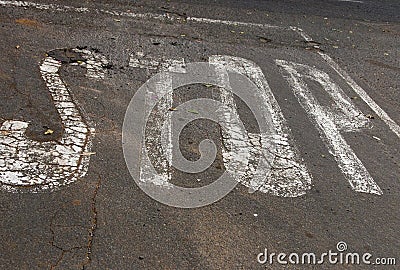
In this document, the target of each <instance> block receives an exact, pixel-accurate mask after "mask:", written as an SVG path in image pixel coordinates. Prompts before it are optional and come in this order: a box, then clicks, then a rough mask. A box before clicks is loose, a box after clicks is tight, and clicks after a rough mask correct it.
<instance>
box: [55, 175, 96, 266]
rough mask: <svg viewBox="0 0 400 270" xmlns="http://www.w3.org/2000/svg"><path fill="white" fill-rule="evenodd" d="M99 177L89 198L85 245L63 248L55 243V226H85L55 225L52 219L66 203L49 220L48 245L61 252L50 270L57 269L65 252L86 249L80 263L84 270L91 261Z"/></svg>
mask: <svg viewBox="0 0 400 270" xmlns="http://www.w3.org/2000/svg"><path fill="white" fill-rule="evenodd" d="M101 180H102V179H101V177H100V176H98V181H97V182H96V186H95V188H94V191H93V195H92V197H91V200H90V204H91V205H90V214H91V218H90V228H88V241H87V244H86V245H81V246H74V247H71V248H67V249H66V248H63V247H62V246H59V245H58V244H56V243H55V242H56V239H55V238H56V231H55V227H83V228H87V226H81V225H73V226H62V225H56V224H54V220H55V218H56V217H57V215H58V214H59V213H60V212H61V211H62V210H64V206H65V205H66V204H64V206H62V207H60V208H59V209H58V210H57V211H56V212H55V213H54V215H53V216H52V218H51V220H50V226H49V227H50V232H51V235H52V236H51V240H50V245H51V246H52V247H54V248H56V249H58V250H59V251H61V254H60V255H59V256H58V258H57V260H56V261H55V262H54V263H53V264H51V266H50V270H54V269H57V268H58V267H59V266H60V263H61V262H62V261H63V259H64V257H65V255H66V254H68V253H70V252H72V251H76V250H86V258H85V260H84V261H83V262H82V263H81V264H80V266H81V269H82V270H84V269H86V267H87V266H88V265H89V264H90V263H91V261H92V246H93V240H94V235H95V231H96V229H97V215H98V212H97V207H96V202H97V199H96V198H97V194H98V191H99V189H100V187H101V183H102V182H101Z"/></svg>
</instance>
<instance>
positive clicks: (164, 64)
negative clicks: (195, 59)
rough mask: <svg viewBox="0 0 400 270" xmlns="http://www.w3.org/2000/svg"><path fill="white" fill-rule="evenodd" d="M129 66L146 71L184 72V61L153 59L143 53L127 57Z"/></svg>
mask: <svg viewBox="0 0 400 270" xmlns="http://www.w3.org/2000/svg"><path fill="white" fill-rule="evenodd" d="M129 66H130V67H133V68H143V69H147V70H159V71H174V72H181V73H184V72H185V60H184V59H183V58H181V59H154V58H152V57H150V56H146V55H145V54H144V53H143V52H136V53H135V54H131V56H130V57H129Z"/></svg>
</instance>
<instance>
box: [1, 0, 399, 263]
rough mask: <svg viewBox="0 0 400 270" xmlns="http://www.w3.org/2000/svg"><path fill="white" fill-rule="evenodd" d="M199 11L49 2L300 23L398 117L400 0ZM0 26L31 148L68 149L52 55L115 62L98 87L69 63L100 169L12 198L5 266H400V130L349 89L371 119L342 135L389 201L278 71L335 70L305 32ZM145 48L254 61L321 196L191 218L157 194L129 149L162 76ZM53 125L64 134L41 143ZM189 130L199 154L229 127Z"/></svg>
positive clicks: (238, 193) (90, 20)
mask: <svg viewBox="0 0 400 270" xmlns="http://www.w3.org/2000/svg"><path fill="white" fill-rule="evenodd" d="M37 2H40V3H45V1H37ZM191 2H192V1H188V0H187V1H134V2H131V1H119V2H118V3H116V2H114V1H98V2H96V3H94V2H89V1H55V2H53V3H57V4H59V5H68V6H75V7H88V8H90V9H98V10H100V9H104V10H116V11H127V10H130V11H131V12H137V13H144V12H150V13H157V14H163V13H168V14H171V16H176V17H182V18H184V17H185V16H193V17H204V18H213V19H214V18H215V19H224V20H232V21H243V22H254V23H262V24H272V25H278V26H285V27H286V26H296V27H300V28H302V29H304V31H305V32H307V33H308V34H309V35H311V36H312V37H313V40H315V41H317V42H319V43H321V45H320V48H321V49H322V50H323V51H324V52H325V53H327V54H328V55H330V56H331V57H332V58H333V59H334V60H335V61H336V62H337V63H338V64H339V65H340V67H341V68H342V69H344V70H346V71H347V72H348V73H349V75H350V76H351V77H352V78H353V79H354V80H355V81H356V82H357V83H358V84H359V85H360V86H361V87H363V88H364V89H365V91H366V92H367V93H368V94H369V95H370V96H371V97H372V98H373V99H374V100H375V102H376V103H377V104H379V106H381V108H382V109H384V110H385V111H386V112H387V113H388V115H390V116H391V117H392V119H393V120H394V121H395V122H397V123H400V114H399V101H400V94H399V91H398V89H399V86H400V84H399V83H400V77H399V70H400V65H399V64H400V63H399V60H398V59H399V33H400V25H399V14H400V6H399V3H398V2H396V1H364V3H352V2H339V1H316V0H315V1H246V2H245V1H218V2H216V1H195V2H196V3H191ZM193 2H194V1H193ZM24 19H26V20H24ZM0 25H1V28H0V33H1V34H0V35H1V39H0V48H1V52H0V57H1V58H0V59H1V60H0V61H1V62H0V63H1V65H0V95H1V98H0V103H1V106H0V117H1V118H0V123H1V122H4V121H5V120H10V119H18V120H24V121H31V125H30V127H29V129H28V136H30V137H31V138H33V139H35V140H56V139H57V138H59V137H60V136H61V134H62V130H63V127H62V125H61V121H60V118H59V116H58V115H57V112H56V109H55V107H54V105H53V104H52V102H51V99H50V96H49V94H48V92H47V91H46V87H45V84H44V82H43V81H42V79H41V78H40V73H39V71H38V63H39V62H40V61H41V60H42V58H43V57H44V55H45V53H46V52H49V51H51V50H53V49H55V48H76V47H84V46H86V47H88V48H95V49H97V50H99V51H100V52H101V53H103V54H104V55H105V56H106V57H107V59H108V60H109V61H110V63H111V64H112V65H110V66H108V67H107V73H106V77H105V79H104V80H101V81H93V80H89V79H87V78H86V77H84V74H83V72H82V70H81V69H80V68H79V67H71V66H68V67H65V68H63V69H62V72H61V76H62V78H63V79H64V81H65V82H66V83H67V85H68V86H69V88H70V89H71V91H72V92H73V95H74V97H75V98H76V100H78V101H79V104H80V105H81V107H83V108H84V109H85V111H86V113H87V115H88V116H89V117H90V119H91V120H92V121H93V122H94V123H95V124H96V137H95V139H94V145H93V149H92V151H94V152H95V153H96V154H94V155H92V156H91V160H90V167H89V171H88V174H87V175H86V176H85V177H84V178H82V179H80V180H79V181H77V182H76V183H74V184H71V185H68V186H66V187H63V188H62V189H61V190H58V191H54V192H43V193H38V194H33V193H29V192H28V193H10V192H6V191H1V193H0V216H1V218H0V221H1V223H0V239H1V245H0V268H1V269H263V268H265V267H267V268H270V269H280V268H282V267H283V266H280V265H278V264H274V265H272V266H271V265H264V266H263V265H261V264H259V263H257V258H256V256H257V254H258V253H260V252H262V251H263V250H264V248H268V250H270V251H271V252H277V253H279V252H286V253H290V252H299V253H301V252H315V253H317V254H321V253H323V252H327V251H328V250H336V244H337V243H338V242H339V241H344V242H346V243H347V245H348V246H349V250H350V251H353V252H360V253H364V252H369V253H371V254H373V255H374V257H396V256H397V258H398V259H400V258H399V257H398V254H399V251H400V241H399V229H400V221H399V218H398V217H399V215H400V211H399V203H400V197H399V194H400V185H399V176H400V166H399V164H400V155H399V152H400V147H399V145H400V144H399V137H397V136H396V135H395V134H394V133H393V132H392V131H391V130H390V129H389V128H388V126H386V125H385V124H384V123H383V122H382V121H381V120H380V119H379V118H378V117H377V116H376V115H374V113H373V112H372V110H371V109H370V108H369V107H368V106H367V105H366V104H365V103H364V102H363V101H362V100H361V99H360V98H359V97H357V95H356V94H355V93H353V92H351V90H350V89H347V90H346V91H347V93H348V95H349V96H351V97H353V99H352V100H353V102H354V103H355V104H356V105H357V107H358V108H360V109H361V111H362V112H363V113H364V114H366V115H367V114H371V115H372V116H374V118H373V119H371V121H372V123H373V128H372V129H366V130H362V131H359V132H355V133H346V134H345V138H346V140H347V141H348V143H349V144H350V145H351V147H352V148H353V149H354V152H355V153H356V154H357V156H359V157H360V159H361V160H362V162H363V164H364V165H365V167H366V168H367V169H368V171H369V172H370V174H371V175H372V177H373V178H374V180H375V181H376V182H377V183H378V185H379V186H380V187H381V189H382V191H383V195H381V196H376V195H371V194H364V193H358V192H354V191H353V190H352V189H351V187H350V185H349V184H348V182H347V181H346V179H345V178H344V176H343V174H342V173H341V171H340V169H339V168H338V166H337V163H336V162H335V159H334V158H333V157H332V156H331V155H330V153H329V152H328V149H327V148H326V146H325V145H324V143H323V141H322V140H321V139H320V136H319V133H318V130H317V129H316V128H315V126H314V125H313V123H312V121H310V120H309V118H308V116H307V114H306V113H305V112H304V110H303V109H302V107H301V106H300V105H299V103H298V101H297V99H296V97H295V96H294V95H293V93H292V91H291V90H290V89H288V87H287V86H286V83H285V81H284V79H283V78H282V77H281V76H280V75H279V74H278V73H277V71H276V70H275V69H273V68H271V66H272V65H273V62H272V61H273V60H274V59H279V58H289V59H295V60H297V61H303V62H306V63H308V64H309V65H315V66H316V67H319V68H321V69H323V70H325V71H326V72H328V73H329V74H331V76H334V75H332V74H334V73H333V72H332V70H331V69H329V67H328V66H327V65H326V64H324V63H323V62H322V61H321V60H320V58H319V56H317V55H316V52H315V51H314V50H309V49H307V48H308V47H309V46H308V44H306V43H305V42H304V41H302V39H301V37H299V36H298V35H295V34H294V33H293V32H285V31H275V30H260V29H258V28H252V27H245V26H243V27H242V26H229V25H228V26H227V25H217V24H206V23H182V22H180V21H162V20H161V21H160V20H155V19H152V18H141V19H135V18H129V17H126V16H112V15H107V14H104V13H93V12H91V13H78V12H75V11H67V12H61V11H54V10H52V11H49V10H38V9H36V8H33V7H28V8H21V7H10V6H8V7H4V6H0ZM241 32H243V33H241ZM260 37H263V38H267V39H268V41H269V40H271V41H270V42H265V40H263V38H260ZM16 47H18V48H16ZM137 51H142V52H144V53H145V54H148V55H151V56H154V57H156V58H157V57H158V58H164V59H166V58H185V60H186V61H187V62H191V61H206V60H207V58H208V56H210V55H213V54H222V55H223V54H226V55H233V56H240V57H243V58H247V59H250V60H252V61H254V62H255V63H257V64H258V65H259V66H260V67H261V68H262V69H263V71H264V73H265V74H266V77H267V79H269V82H270V83H271V88H272V91H273V92H274V95H275V97H276V99H277V101H278V103H279V105H280V106H281V109H282V111H283V114H284V115H285V117H286V119H287V121H288V124H289V126H290V128H291V130H292V133H293V137H294V139H295V142H296V145H297V147H298V148H299V150H300V153H301V156H302V158H303V159H304V160H305V164H306V165H307V167H308V169H309V171H310V172H311V174H312V176H313V187H312V189H311V190H310V191H309V192H308V193H307V194H306V195H304V196H300V197H297V198H282V197H276V196H272V195H269V194H264V193H261V192H255V193H252V194H250V193H248V192H247V188H245V187H244V186H241V185H238V187H237V189H235V190H234V191H233V192H231V193H230V194H229V195H228V196H226V197H225V198H223V199H222V200H220V201H218V202H217V203H214V204H212V205H210V206H206V207H203V208H198V209H190V210H189V209H179V208H172V207H169V206H166V205H163V204H161V203H158V202H156V201H154V200H152V199H151V198H150V197H148V196H147V195H146V194H145V193H143V192H142V191H141V190H140V189H139V188H138V186H137V185H136V184H135V182H134V181H133V180H132V178H131V176H130V174H129V172H128V169H127V167H126V164H125V161H124V157H123V152H122V143H121V132H122V123H123V119H124V114H125V110H126V107H127V106H128V103H129V100H130V99H131V98H132V96H133V95H134V93H135V91H136V90H137V89H138V88H139V87H140V86H141V85H142V84H143V83H144V82H145V81H146V80H147V79H148V78H149V76H150V75H151V74H150V73H148V72H146V71H145V70H139V69H135V68H131V67H129V66H128V61H129V55H130V54H131V53H135V52H137ZM336 77H337V76H336ZM198 96H199V94H198V92H196V89H194V90H192V91H186V92H185V93H183V94H182V96H180V95H179V93H177V94H176V97H177V98H178V100H180V101H182V100H187V99H190V98H195V97H198ZM44 127H46V129H47V128H51V129H52V130H54V133H53V134H52V135H50V136H43V128H44ZM191 128H192V130H190V129H189V131H187V134H186V135H187V137H190V138H189V139H187V138H186V139H185V138H183V139H182V141H183V146H182V148H183V149H184V150H183V151H184V154H186V156H188V157H189V158H190V157H197V156H198V155H197V154H198V153H197V152H196V149H193V147H191V146H190V145H189V144H193V141H194V145H196V142H197V141H199V140H201V139H204V137H207V136H209V137H210V138H214V139H216V140H217V141H218V140H220V138H219V137H218V132H217V131H216V130H217V127H215V126H213V125H211V124H210V123H207V122H201V123H199V124H198V126H194V127H191ZM207 129H209V130H208V131H207ZM373 136H375V137H378V138H379V139H380V140H377V139H374V137H373ZM190 139H193V140H190ZM217 145H218V144H217ZM38 158H40V157H38ZM213 166H214V167H213V168H210V170H209V171H208V172H206V173H205V174H204V175H203V176H202V177H204V179H208V180H210V179H213V177H217V176H218V175H219V174H220V173H221V172H220V171H219V170H221V165H220V164H219V163H218V162H216V163H215V164H213ZM176 181H177V183H180V182H179V181H182V178H178V179H177V180H176ZM181 184H183V183H181ZM188 185H196V183H189V184H188ZM255 214H256V215H255ZM314 267H316V266H314ZM322 267H324V268H332V269H342V266H338V265H336V266H329V265H328V264H325V265H324V266H322ZM353 267H354V268H356V267H355V266H348V268H353ZM372 267H373V266H372ZM287 268H288V269H292V268H290V267H287ZM295 268H296V269H297V268H305V269H308V268H310V269H311V268H313V267H312V266H308V267H307V266H295ZM362 268H366V266H365V265H364V266H362ZM382 268H388V269H395V267H394V266H387V267H382Z"/></svg>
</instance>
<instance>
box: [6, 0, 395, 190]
mask: <svg viewBox="0 0 400 270" xmlns="http://www.w3.org/2000/svg"><path fill="white" fill-rule="evenodd" d="M349 1H350V0H349ZM352 2H362V1H352ZM0 6H5V7H7V6H8V7H23V8H35V9H41V10H52V11H60V12H64V11H71V12H78V13H88V12H92V13H103V14H109V15H112V16H122V17H131V18H138V19H146V18H147V19H155V20H166V19H168V20H171V21H174V20H175V21H181V20H183V19H184V20H187V21H191V22H198V23H209V24H225V25H235V26H248V27H260V28H271V27H272V28H281V29H282V30H288V29H289V30H292V31H295V32H296V33H298V34H300V35H301V36H302V37H303V38H304V39H305V40H306V41H312V40H313V39H312V38H311V37H310V36H308V35H307V34H306V33H305V32H304V31H303V30H302V29H300V28H297V27H289V28H286V27H280V26H272V25H267V24H257V23H247V22H236V21H229V20H218V19H208V18H197V17H188V18H182V17H180V16H171V15H169V14H153V13H133V12H119V11H108V10H99V9H92V8H83V7H72V6H64V5H56V4H41V3H34V2H27V1H0ZM317 53H318V54H319V55H320V56H321V57H322V58H323V59H324V60H325V61H326V62H327V63H328V65H329V66H330V67H331V68H333V69H334V70H335V71H336V72H337V73H338V74H339V75H340V76H341V77H342V78H343V79H344V80H345V81H346V82H347V83H348V84H349V85H350V86H351V87H352V88H353V90H354V91H355V92H356V93H357V94H358V95H360V97H361V98H362V99H363V100H364V101H365V102H366V103H367V104H368V105H369V106H370V107H371V109H372V110H374V112H375V113H376V114H377V116H379V117H380V118H381V119H382V120H383V121H384V122H385V123H386V124H387V125H388V126H389V128H390V129H391V130H392V131H393V132H394V133H395V134H396V135H397V136H398V137H399V138H400V127H399V125H398V124H397V123H396V122H395V121H394V120H392V119H391V118H390V116H389V115H388V114H387V113H386V112H385V111H384V110H383V109H382V108H381V107H380V106H379V105H377V104H376V102H375V101H374V100H373V99H372V98H371V97H370V96H369V95H368V94H367V93H366V92H365V90H363V89H362V88H361V87H360V86H359V85H358V84H357V83H356V82H355V81H354V80H353V79H352V78H351V77H350V76H349V75H348V74H347V73H346V72H345V71H344V70H342V69H341V68H340V67H339V66H338V64H337V63H335V62H334V61H333V60H332V59H331V58H330V57H329V56H328V55H326V54H324V53H322V52H317ZM158 65H159V64H155V63H147V64H146V63H143V62H140V61H139V62H137V63H135V62H131V66H136V67H142V68H144V67H146V66H147V68H150V69H155V66H158ZM328 93H329V92H328ZM336 93H337V92H336ZM331 97H332V96H331ZM332 98H333V97H332ZM272 105H273V104H272ZM344 105H345V104H342V107H343V106H344ZM273 106H274V105H273ZM353 112H354V111H353ZM331 116H332V114H331ZM362 121H363V120H362V119H360V121H358V123H357V125H359V124H362ZM333 124H334V125H335V127H336V128H339V129H342V130H350V129H351V128H354V126H353V127H351V126H350V127H349V126H348V124H349V122H348V121H347V120H344V122H343V125H341V124H340V122H338V119H336V120H334V123H333ZM15 127H16V128H17V127H18V124H17V125H16V126H15ZM20 128H23V127H22V126H20ZM3 133H4V132H3ZM282 134H285V132H283V133H282ZM249 136H250V135H249ZM254 141H257V140H254ZM283 141H285V140H283ZM288 155H289V156H293V154H289V153H288ZM0 162H1V161H0ZM0 166H1V163H0ZM306 178H307V177H305V178H304V179H306ZM307 181H308V180H307ZM307 181H306V182H307ZM379 192H380V191H379V190H377V193H379Z"/></svg>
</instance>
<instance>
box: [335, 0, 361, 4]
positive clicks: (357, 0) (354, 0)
mask: <svg viewBox="0 0 400 270" xmlns="http://www.w3.org/2000/svg"><path fill="white" fill-rule="evenodd" d="M338 1H339V2H351V3H360V4H363V3H364V1H360V0H338Z"/></svg>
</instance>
